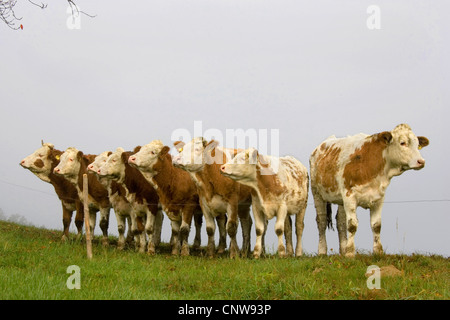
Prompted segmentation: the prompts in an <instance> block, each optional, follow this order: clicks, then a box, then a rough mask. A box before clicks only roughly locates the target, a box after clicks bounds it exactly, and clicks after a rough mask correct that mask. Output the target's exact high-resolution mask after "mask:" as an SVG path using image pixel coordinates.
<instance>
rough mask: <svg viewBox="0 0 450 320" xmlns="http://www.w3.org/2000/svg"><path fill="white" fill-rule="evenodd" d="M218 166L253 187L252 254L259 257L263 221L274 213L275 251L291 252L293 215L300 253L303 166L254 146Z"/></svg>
mask: <svg viewBox="0 0 450 320" xmlns="http://www.w3.org/2000/svg"><path fill="white" fill-rule="evenodd" d="M220 170H221V173H222V174H223V175H225V176H226V177H229V178H231V179H233V180H236V181H238V182H240V183H242V184H244V185H247V186H249V187H250V188H252V211H253V215H254V218H255V227H256V244H255V248H254V251H253V256H254V257H255V258H259V256H260V255H261V252H262V238H263V236H264V234H265V228H266V223H265V221H266V220H270V219H272V218H273V217H275V216H276V219H277V220H276V223H275V233H276V235H277V236H278V255H279V256H280V257H284V256H286V255H292V254H293V246H292V227H291V220H290V215H295V216H296V222H295V226H296V235H297V245H296V249H295V255H296V256H301V255H302V253H303V250H302V243H301V240H302V234H303V227H304V222H303V221H304V217H305V211H306V206H307V202H308V185H309V179H308V170H307V169H306V167H305V166H304V165H303V164H302V163H301V162H300V161H298V160H297V159H295V158H294V157H291V156H286V157H274V156H269V155H262V154H259V152H258V150H256V149H255V148H249V149H247V150H245V151H242V152H240V153H238V154H237V155H236V156H235V157H234V158H233V159H232V160H231V161H229V162H227V163H225V164H224V165H222V166H221V168H220ZM286 217H287V219H286ZM283 234H285V238H286V247H285V246H284V245H283ZM286 250H287V252H286Z"/></svg>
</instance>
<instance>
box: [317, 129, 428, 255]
mask: <svg viewBox="0 0 450 320" xmlns="http://www.w3.org/2000/svg"><path fill="white" fill-rule="evenodd" d="M428 144H429V140H428V139H427V138H426V137H422V136H419V137H417V136H416V135H415V134H414V133H413V132H412V130H411V127H410V126H409V125H407V124H400V125H398V126H396V127H395V128H394V130H392V131H383V132H380V133H376V134H372V135H367V134H363V133H360V134H357V135H354V136H348V137H345V138H336V137H335V136H331V137H329V138H328V139H326V140H325V141H324V142H322V143H321V144H320V145H319V146H318V147H317V148H316V149H315V150H314V151H313V152H312V154H311V157H310V175H311V190H312V194H313V197H314V205H315V207H316V212H317V217H316V221H317V227H318V229H319V250H318V253H319V254H324V255H326V254H327V242H326V236H325V231H326V227H327V224H328V223H327V221H328V222H330V221H331V204H337V205H339V208H338V213H337V216H336V220H337V228H338V234H339V251H340V254H342V255H345V256H347V257H354V256H355V243H354V236H355V233H356V230H357V228H358V219H357V216H356V208H357V207H363V208H365V209H370V225H371V228H372V233H373V252H374V253H375V254H382V253H383V247H382V245H381V241H380V230H381V211H382V207H383V202H384V197H385V193H386V189H387V187H388V186H389V183H390V181H391V179H392V178H393V177H395V176H398V175H401V174H402V173H403V172H405V171H407V170H410V169H414V170H420V169H422V168H423V167H424V166H425V160H424V159H423V158H422V156H421V154H420V152H419V149H421V148H423V147H426V146H427V145H428ZM347 232H348V234H347Z"/></svg>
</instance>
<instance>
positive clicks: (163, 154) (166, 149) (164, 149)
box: [159, 146, 170, 158]
mask: <svg viewBox="0 0 450 320" xmlns="http://www.w3.org/2000/svg"><path fill="white" fill-rule="evenodd" d="M169 151H170V148H169V147H168V146H164V147H163V148H162V149H161V151H160V152H159V157H160V158H162V157H164V156H165V155H166V154H167V153H169Z"/></svg>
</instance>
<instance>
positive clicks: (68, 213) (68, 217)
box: [61, 202, 73, 242]
mask: <svg viewBox="0 0 450 320" xmlns="http://www.w3.org/2000/svg"><path fill="white" fill-rule="evenodd" d="M61 204H62V210H63V219H62V220H63V229H64V231H63V235H62V237H61V241H64V242H65V241H67V240H69V227H70V222H71V221H72V214H73V211H72V210H69V209H67V208H66V206H65V205H64V202H61Z"/></svg>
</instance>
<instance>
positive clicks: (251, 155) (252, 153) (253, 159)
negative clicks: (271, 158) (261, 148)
mask: <svg viewBox="0 0 450 320" xmlns="http://www.w3.org/2000/svg"><path fill="white" fill-rule="evenodd" d="M258 157H259V154H258V150H256V149H255V148H250V149H249V150H248V163H250V164H257V163H258Z"/></svg>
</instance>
